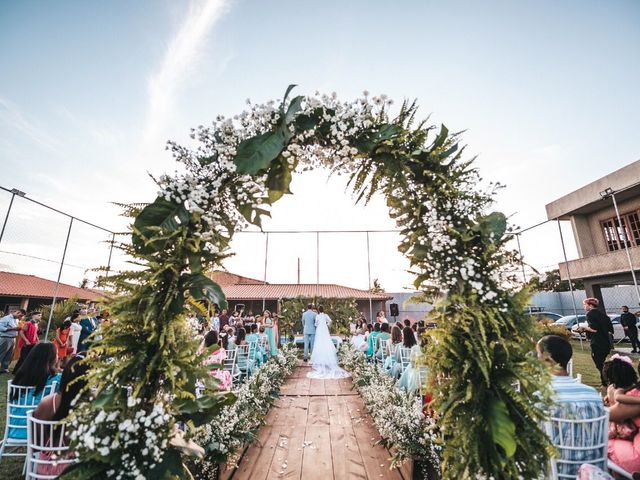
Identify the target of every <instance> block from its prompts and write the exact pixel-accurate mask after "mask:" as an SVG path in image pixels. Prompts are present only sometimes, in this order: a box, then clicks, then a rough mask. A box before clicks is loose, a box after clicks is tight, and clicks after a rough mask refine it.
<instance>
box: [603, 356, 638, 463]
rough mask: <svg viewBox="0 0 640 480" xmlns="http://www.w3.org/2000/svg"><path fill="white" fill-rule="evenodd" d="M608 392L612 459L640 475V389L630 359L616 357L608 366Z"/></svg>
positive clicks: (610, 455)
mask: <svg viewBox="0 0 640 480" xmlns="http://www.w3.org/2000/svg"><path fill="white" fill-rule="evenodd" d="M602 375H603V377H604V378H605V380H606V382H607V384H608V389H607V398H606V403H608V404H609V420H610V421H611V423H612V425H611V426H610V429H609V459H611V460H612V461H613V462H614V463H616V464H617V465H618V466H620V467H622V468H623V469H625V470H626V471H628V472H637V471H640V435H638V434H637V432H638V429H639V428H640V387H639V386H638V383H637V382H638V376H637V375H636V372H635V370H634V369H633V363H632V361H631V359H630V358H629V357H625V356H622V355H618V354H615V355H613V356H612V357H611V360H609V361H607V362H606V363H605V364H604V367H603V369H602Z"/></svg>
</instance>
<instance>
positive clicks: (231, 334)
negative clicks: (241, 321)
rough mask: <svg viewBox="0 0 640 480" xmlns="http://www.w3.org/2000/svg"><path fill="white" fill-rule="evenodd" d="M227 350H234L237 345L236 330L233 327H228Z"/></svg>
mask: <svg viewBox="0 0 640 480" xmlns="http://www.w3.org/2000/svg"><path fill="white" fill-rule="evenodd" d="M225 331H226V332H227V339H228V340H227V350H233V349H234V348H235V345H236V329H235V328H233V327H227V328H226V330H225Z"/></svg>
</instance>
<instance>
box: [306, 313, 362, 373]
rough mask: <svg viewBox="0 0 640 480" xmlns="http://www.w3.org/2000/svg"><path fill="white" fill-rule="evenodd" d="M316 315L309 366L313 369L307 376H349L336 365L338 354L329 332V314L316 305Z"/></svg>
mask: <svg viewBox="0 0 640 480" xmlns="http://www.w3.org/2000/svg"><path fill="white" fill-rule="evenodd" d="M318 312H319V313H318V315H317V316H316V338H315V341H314V342H313V351H312V353H311V367H312V368H313V370H312V371H311V372H309V373H307V377H309V378H322V379H330V378H344V377H350V376H351V375H350V374H349V373H348V372H345V371H344V370H343V369H341V368H340V367H339V366H338V354H337V353H336V347H335V346H334V345H333V342H332V341H331V335H330V334H329V324H330V323H331V319H330V318H329V315H327V314H326V313H324V309H323V308H322V307H321V306H320V307H318Z"/></svg>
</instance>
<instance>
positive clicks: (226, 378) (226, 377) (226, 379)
mask: <svg viewBox="0 0 640 480" xmlns="http://www.w3.org/2000/svg"><path fill="white" fill-rule="evenodd" d="M216 345H217V346H218V347H220V343H219V339H218V332H216V331H215V330H210V331H209V332H208V333H207V334H206V335H205V337H204V346H205V348H213V347H214V346H216ZM226 358H227V352H226V351H225V349H224V348H222V347H220V348H218V349H217V350H216V351H215V352H212V353H211V354H209V356H208V357H207V358H206V359H205V361H204V365H217V366H216V367H215V368H211V370H209V373H210V374H211V376H212V377H214V378H217V379H218V381H219V382H220V389H221V390H230V389H231V372H229V371H228V370H225V369H224V368H220V367H222V362H224V360H225V359H226Z"/></svg>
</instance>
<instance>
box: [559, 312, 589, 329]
mask: <svg viewBox="0 0 640 480" xmlns="http://www.w3.org/2000/svg"><path fill="white" fill-rule="evenodd" d="M586 321H587V316H586V315H578V319H577V320H576V316H575V315H565V316H564V317H560V318H559V319H558V320H556V321H555V322H554V323H555V324H556V325H562V326H564V327H566V328H567V330H572V329H573V327H575V326H576V325H577V324H578V322H586Z"/></svg>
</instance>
